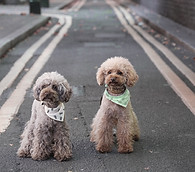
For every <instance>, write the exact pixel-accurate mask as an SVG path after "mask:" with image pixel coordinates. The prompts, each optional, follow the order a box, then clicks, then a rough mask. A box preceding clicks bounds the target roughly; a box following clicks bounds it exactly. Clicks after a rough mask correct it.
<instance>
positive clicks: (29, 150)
mask: <svg viewBox="0 0 195 172" xmlns="http://www.w3.org/2000/svg"><path fill="white" fill-rule="evenodd" d="M33 92H34V97H35V100H34V102H33V105H32V114H31V118H30V120H29V121H28V122H27V123H26V126H25V129H24V131H23V133H22V135H21V138H22V140H21V145H20V148H19V149H18V152H17V154H18V156H20V157H32V159H34V160H44V159H47V158H49V157H50V156H51V155H53V156H54V158H56V159H57V160H58V161H63V160H67V159H69V158H71V156H72V144H71V141H70V139H69V129H68V126H67V124H66V121H65V120H64V121H63V122H58V121H55V120H53V119H51V118H49V117H48V116H47V115H46V114H45V110H44V105H45V106H48V107H50V108H54V107H57V106H58V105H59V103H60V102H62V103H64V102H68V101H69V99H70V97H71V94H72V89H71V87H70V86H69V84H68V82H67V80H66V79H65V78H64V77H63V76H62V75H60V74H58V73H57V72H48V73H44V74H43V75H41V76H40V77H39V78H38V79H37V81H36V83H35V85H34V88H33ZM43 104H44V105H43Z"/></svg>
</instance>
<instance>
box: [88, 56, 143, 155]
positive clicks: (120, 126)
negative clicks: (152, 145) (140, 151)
mask: <svg viewBox="0 0 195 172" xmlns="http://www.w3.org/2000/svg"><path fill="white" fill-rule="evenodd" d="M96 79H97V82H98V84H99V85H103V84H105V85H106V89H105V92H104V95H103V98H102V102H101V105H100V109H99V110H98V112H97V114H96V116H95V117H94V119H93V123H92V125H91V127H92V131H91V135H90V137H91V142H95V144H96V150H97V151H99V152H102V153H103V152H110V151H111V149H112V145H113V129H116V132H117V133H116V136H117V142H118V152H120V153H128V152H132V151H133V143H134V141H137V140H139V137H140V129H139V125H138V120H137V117H136V115H135V113H134V111H133V108H132V105H131V101H130V93H129V91H128V89H127V88H126V86H129V87H132V86H133V85H135V83H136V81H137V80H138V75H137V73H136V71H135V70H134V68H133V66H132V65H131V63H130V62H129V61H128V59H126V58H123V57H112V58H109V59H107V60H106V61H105V62H104V63H103V64H102V65H101V67H100V68H99V69H98V71H97V75H96Z"/></svg>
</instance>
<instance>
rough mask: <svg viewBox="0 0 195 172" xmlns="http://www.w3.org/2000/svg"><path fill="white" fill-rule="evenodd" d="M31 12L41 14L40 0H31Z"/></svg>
mask: <svg viewBox="0 0 195 172" xmlns="http://www.w3.org/2000/svg"><path fill="white" fill-rule="evenodd" d="M29 5H30V13H32V14H41V5H40V0H29Z"/></svg>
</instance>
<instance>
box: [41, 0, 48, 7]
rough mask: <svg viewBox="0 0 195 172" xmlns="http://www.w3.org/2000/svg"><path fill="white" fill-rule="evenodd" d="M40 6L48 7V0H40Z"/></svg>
mask: <svg viewBox="0 0 195 172" xmlns="http://www.w3.org/2000/svg"><path fill="white" fill-rule="evenodd" d="M41 7H47V8H48V7H49V0H41Z"/></svg>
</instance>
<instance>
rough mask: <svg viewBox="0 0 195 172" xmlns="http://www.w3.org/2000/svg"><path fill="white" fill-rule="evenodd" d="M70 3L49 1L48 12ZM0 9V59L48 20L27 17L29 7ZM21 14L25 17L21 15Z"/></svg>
mask: <svg viewBox="0 0 195 172" xmlns="http://www.w3.org/2000/svg"><path fill="white" fill-rule="evenodd" d="M70 2H71V0H50V8H49V9H48V10H58V9H60V8H62V7H63V6H65V5H66V4H68V3H70ZM0 8H1V9H2V10H0V58H1V57H3V55H4V54H5V53H6V52H7V51H8V50H9V49H10V48H12V47H14V46H15V45H16V44H17V43H19V42H20V41H22V40H24V39H25V38H26V37H28V36H29V35H31V34H32V33H33V32H34V31H35V30H37V29H38V28H39V27H41V26H43V25H45V24H46V23H47V21H48V20H49V17H45V16H41V15H29V14H28V13H29V6H19V5H17V6H13V5H0ZM17 8H18V9H17ZM9 9H10V10H9ZM12 9H13V10H12ZM41 10H42V11H44V10H46V8H44V9H41ZM12 13H13V14H12ZM22 13H24V14H27V15H21V14H22Z"/></svg>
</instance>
